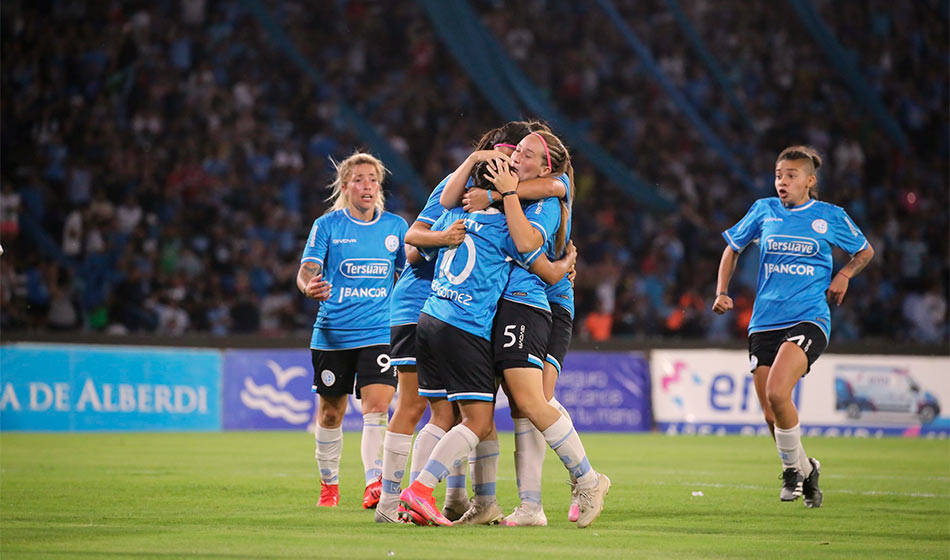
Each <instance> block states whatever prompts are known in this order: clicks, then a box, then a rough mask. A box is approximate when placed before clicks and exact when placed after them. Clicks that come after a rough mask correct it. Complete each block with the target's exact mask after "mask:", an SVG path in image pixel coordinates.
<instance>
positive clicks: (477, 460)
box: [456, 403, 505, 525]
mask: <svg viewBox="0 0 950 560" xmlns="http://www.w3.org/2000/svg"><path fill="white" fill-rule="evenodd" d="M491 416H492V419H494V416H495V415H494V403H492V413H491ZM498 455H499V445H498V432H497V431H496V430H495V423H494V420H493V421H492V422H491V429H490V431H489V433H488V435H486V436H485V437H484V438H483V439H481V440H480V441H479V442H478V444H477V445H476V446H475V449H474V451H473V452H472V454H471V455H470V456H469V459H468V463H469V466H470V467H471V476H472V490H473V491H474V493H475V498H474V499H473V500H471V501H470V503H469V507H468V508H467V509H466V510H465V513H463V514H462V516H461V517H459V519H458V521H457V523H456V524H457V525H494V524H495V523H499V522H500V521H501V520H502V518H503V517H504V515H505V514H504V512H503V511H502V510H501V506H499V505H498V498H497V497H496V495H495V483H496V481H497V479H498Z"/></svg>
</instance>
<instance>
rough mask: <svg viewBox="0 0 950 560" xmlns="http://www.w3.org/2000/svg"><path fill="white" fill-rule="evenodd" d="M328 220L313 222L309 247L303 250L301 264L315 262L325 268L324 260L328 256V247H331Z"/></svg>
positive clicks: (308, 242)
mask: <svg viewBox="0 0 950 560" xmlns="http://www.w3.org/2000/svg"><path fill="white" fill-rule="evenodd" d="M327 225H328V223H327V220H324V219H323V218H317V219H316V220H314V221H313V226H312V227H311V228H310V235H309V236H308V237H307V245H306V246H305V247H304V249H303V255H302V256H301V257H300V262H301V264H302V263H305V262H315V263H317V264H319V265H320V267H321V268H322V267H323V259H324V258H326V256H327V247H329V243H328V240H329V239H330V232H329V231H327V230H328V229H329V228H328V227H327Z"/></svg>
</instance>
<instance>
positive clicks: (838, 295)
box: [825, 272, 851, 305]
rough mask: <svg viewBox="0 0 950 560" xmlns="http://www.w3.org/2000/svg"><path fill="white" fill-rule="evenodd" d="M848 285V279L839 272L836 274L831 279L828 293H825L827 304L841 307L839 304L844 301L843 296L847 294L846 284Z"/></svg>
mask: <svg viewBox="0 0 950 560" xmlns="http://www.w3.org/2000/svg"><path fill="white" fill-rule="evenodd" d="M850 283H851V281H850V279H849V278H848V277H847V276H845V275H844V274H841V273H840V272H839V273H838V274H836V275H835V277H834V278H832V279H831V285H830V286H828V291H827V292H825V296H826V297H827V298H828V303H829V304H831V303H834V304H835V305H841V302H842V301H843V300H844V294H845V293H847V292H848V284H850Z"/></svg>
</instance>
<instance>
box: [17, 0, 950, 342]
mask: <svg viewBox="0 0 950 560" xmlns="http://www.w3.org/2000/svg"><path fill="white" fill-rule="evenodd" d="M472 4H473V6H474V7H475V8H476V10H478V12H479V13H480V14H481V17H482V21H483V22H484V23H485V25H486V26H487V27H488V29H490V30H491V32H492V33H493V34H494V36H495V37H496V38H497V39H498V40H499V41H500V42H501V43H502V44H503V45H504V47H505V49H506V51H507V53H508V54H509V56H511V57H512V59H514V60H515V61H516V62H517V64H518V65H519V66H520V68H521V69H522V70H523V71H524V72H525V73H526V75H527V76H529V77H530V78H531V80H532V81H533V82H534V83H535V84H536V85H537V86H538V88H539V89H540V90H541V91H542V92H543V93H544V94H545V95H546V96H548V97H549V98H550V99H551V100H553V101H554V102H555V103H556V104H557V106H558V107H559V108H560V109H561V110H563V111H565V112H566V113H567V114H568V115H569V116H570V117H571V118H573V119H575V120H576V121H577V122H578V123H579V124H580V125H581V126H582V127H583V128H584V129H585V130H586V131H587V134H588V136H589V138H590V139H592V140H593V141H595V142H596V143H598V144H600V145H601V146H603V147H604V148H605V149H607V150H608V151H609V152H610V153H611V154H612V155H613V156H614V157H616V158H618V159H620V160H622V161H623V162H624V163H626V164H627V165H628V166H629V167H630V168H631V169H634V170H636V172H637V173H638V174H639V175H640V176H641V177H643V178H645V179H646V180H647V181H648V182H649V183H651V184H654V185H656V186H657V188H658V189H661V190H662V191H664V192H666V193H669V194H670V195H672V196H674V197H675V199H676V202H677V208H676V211H675V212H673V213H670V214H662V213H654V212H651V211H648V210H647V209H646V208H645V207H643V206H642V205H640V204H639V203H637V202H636V201H635V200H633V199H632V198H630V197H629V196H627V195H626V194H624V192H623V190H622V189H621V188H620V187H619V186H618V185H617V184H615V183H614V182H613V181H612V180H611V178H609V177H605V176H603V175H601V174H600V173H599V172H598V171H597V170H596V169H595V167H594V166H593V165H590V164H589V162H587V161H585V160H584V159H583V158H580V157H576V161H575V170H576V187H577V198H576V202H575V210H574V227H573V232H574V233H573V238H574V242H575V244H576V245H577V246H578V248H579V253H580V259H579V265H578V277H577V322H578V326H579V327H583V328H582V329H579V331H578V332H582V333H584V335H586V336H589V337H592V338H594V339H602V338H609V337H611V336H614V337H633V338H650V337H655V336H659V335H665V336H677V337H684V338H703V337H705V338H711V339H723V340H725V339H740V338H743V337H744V332H745V326H746V325H747V323H748V321H749V318H750V316H751V309H752V299H753V293H754V287H755V271H756V259H754V258H746V259H743V261H742V265H741V268H740V270H739V271H738V272H737V276H736V278H735V281H734V283H733V287H732V292H733V294H732V295H733V296H734V299H735V302H736V313H734V314H732V315H723V316H718V315H716V314H714V313H712V312H711V311H710V305H711V302H712V299H713V295H714V294H713V290H714V285H715V277H716V267H717V265H718V261H719V255H720V254H721V252H722V249H723V247H724V242H723V240H722V238H721V237H720V235H719V232H721V231H723V230H724V229H726V228H727V227H729V226H731V225H732V224H733V223H735V222H736V221H737V220H738V219H739V218H741V217H742V215H743V213H744V211H745V209H747V208H748V206H749V204H750V202H751V201H752V200H753V199H755V198H760V197H763V196H772V195H774V191H773V190H772V172H773V167H774V160H775V156H776V155H777V151H778V150H779V149H780V148H781V147H784V146H785V145H788V144H791V143H797V142H805V143H808V144H811V145H813V146H815V147H816V148H817V149H818V150H819V151H820V152H821V153H822V155H823V156H824V158H825V161H826V165H825V166H823V167H822V170H821V179H820V181H821V182H820V184H819V186H820V193H821V198H822V199H823V200H827V201H829V202H832V203H836V204H839V205H841V206H844V207H845V208H846V210H847V211H848V212H849V214H850V215H851V216H852V217H853V218H854V220H855V222H856V223H857V224H858V225H859V226H860V227H861V228H862V229H863V230H864V233H865V234H866V235H867V237H868V239H869V241H870V242H871V244H872V245H873V246H874V247H875V249H876V251H877V254H878V255H879V256H878V258H877V259H875V260H874V262H872V264H871V265H870V267H869V268H868V270H867V272H866V273H865V274H862V275H861V276H859V277H857V278H855V280H854V283H853V284H852V288H851V291H850V292H849V294H848V297H847V298H846V299H845V302H844V304H842V306H841V307H840V308H837V309H835V310H834V318H833V321H834V323H835V338H836V339H837V340H853V339H858V338H884V337H886V338H889V339H900V340H911V341H918V342H944V341H946V340H947V336H948V320H947V317H948V315H947V294H948V291H950V257H948V254H950V247H948V238H950V236H948V232H950V223H948V211H947V208H948V204H950V200H948V188H947V185H948V176H950V175H948V173H950V170H948V162H950V158H948V155H950V138H948V122H950V115H948V107H950V103H948V101H950V99H948V80H947V66H946V56H947V52H948V51H947V44H948V37H947V29H948V28H947V25H946V22H947V18H948V15H947V13H946V5H945V4H942V3H940V2H935V1H934V2H931V1H928V2H915V3H894V2H884V1H883V0H873V1H871V2H867V3H861V4H856V3H835V2H827V1H825V2H816V4H817V6H818V7H819V9H820V11H821V14H822V16H823V17H824V20H825V22H826V23H827V24H828V25H829V26H830V28H831V30H832V31H833V33H834V34H835V36H836V37H837V39H838V41H839V42H840V43H841V44H842V45H843V47H844V48H845V49H846V50H847V51H848V52H849V53H853V54H854V55H855V59H854V60H856V61H857V62H858V64H859V70H860V73H861V75H863V76H865V77H866V78H867V79H868V80H869V82H870V84H871V85H872V86H873V88H874V90H875V93H876V94H877V95H879V96H880V97H881V98H882V99H883V101H884V104H885V106H886V108H887V111H888V112H889V113H890V115H892V116H893V117H894V118H895V119H896V121H897V122H898V124H899V126H900V127H901V129H902V130H903V131H904V133H905V134H906V136H907V137H908V138H909V141H910V145H909V146H908V147H907V148H906V149H900V148H898V147H897V145H896V144H895V142H894V141H893V139H892V138H891V137H890V136H888V135H887V134H886V133H885V132H884V131H883V130H882V129H881V128H880V127H879V126H877V125H876V124H875V122H874V121H873V119H872V117H871V115H870V114H868V113H867V112H865V111H863V110H862V109H861V107H860V106H859V104H858V103H856V102H855V101H854V97H853V95H852V93H851V92H850V91H849V90H848V88H847V85H846V83H845V82H844V81H843V80H842V79H841V78H840V77H839V76H838V75H837V73H836V72H835V71H834V68H833V67H832V66H831V63H830V62H828V59H827V57H826V56H825V54H824V53H823V51H822V50H821V49H820V48H819V47H818V45H817V43H816V42H815V41H814V40H813V39H812V38H811V36H810V35H809V33H808V31H807V30H806V29H805V28H804V26H803V24H802V23H801V21H800V20H799V19H798V18H797V16H796V15H795V13H794V12H793V11H792V9H791V8H790V7H789V6H788V5H787V4H781V5H774V6H772V5H770V6H765V5H761V6H750V5H748V4H747V3H743V2H715V3H714V2H709V1H697V2H688V3H683V6H684V9H685V10H686V15H687V16H688V17H689V19H690V21H691V22H692V23H693V25H695V26H696V30H697V32H698V34H699V35H700V36H701V37H702V38H703V40H704V41H705V43H706V46H707V47H708V49H709V52H710V53H711V54H712V55H713V56H715V57H717V58H718V59H719V61H720V62H723V63H724V62H726V61H728V65H727V66H726V69H727V72H726V75H727V77H728V79H729V81H730V82H731V85H732V87H733V89H734V91H735V93H736V94H737V96H738V98H739V99H741V100H742V103H743V106H744V108H745V110H746V111H747V114H748V115H749V117H750V118H749V119H743V118H742V117H741V115H739V114H738V113H737V111H736V110H735V109H734V107H732V106H731V105H730V103H729V100H728V99H727V96H726V95H724V94H723V91H722V90H721V88H720V87H719V86H718V85H717V83H716V82H715V81H714V80H713V78H712V77H711V76H710V73H709V72H708V71H707V69H706V67H705V66H704V65H703V62H702V60H701V58H700V57H699V56H698V55H697V53H696V52H694V51H692V50H691V47H690V43H689V41H688V38H687V37H686V36H685V35H684V34H683V31H682V30H681V28H680V27H679V26H678V24H677V22H676V20H675V18H674V17H673V14H672V13H671V12H670V8H669V6H670V4H669V3H667V2H664V1H662V0H651V1H647V2H641V1H636V2H634V1H618V2H616V5H617V7H618V8H619V10H620V11H621V13H622V14H623V15H624V21H625V22H626V23H627V24H628V25H630V26H631V28H632V29H633V30H634V31H635V33H636V34H637V35H638V36H639V37H640V38H641V39H642V40H643V41H644V42H645V43H646V44H647V45H648V46H649V48H650V50H651V51H652V53H653V56H654V57H655V58H656V59H657V61H658V63H659V65H660V67H661V68H662V69H663V71H664V72H665V73H666V74H667V75H668V76H669V77H670V78H671V79H672V80H673V82H674V83H675V85H676V86H677V87H678V88H679V89H680V90H681V91H682V92H683V93H684V94H685V96H686V97H687V99H689V101H690V102H691V103H692V104H694V105H695V106H696V108H697V109H698V111H699V113H700V115H701V116H702V117H703V118H704V119H705V120H706V121H707V122H708V123H709V124H710V126H711V128H712V129H713V130H714V132H715V133H716V134H717V135H719V137H720V138H722V139H723V141H724V142H725V144H726V145H727V146H728V147H729V149H730V150H731V151H732V153H734V154H736V155H737V156H738V159H739V161H740V163H741V165H742V166H744V168H745V171H746V173H748V174H749V176H750V177H751V178H752V180H753V181H754V184H755V185H756V188H754V189H753V188H749V187H747V186H745V185H744V184H743V183H742V181H741V180H740V178H739V177H736V176H734V175H731V174H730V172H729V168H728V167H727V165H725V163H724V162H723V161H722V160H721V158H719V157H718V156H717V155H716V153H715V152H714V151H713V150H711V149H710V148H709V147H708V146H707V145H706V144H705V143H704V142H703V139H702V137H701V136H700V135H699V134H698V133H697V131H696V130H695V127H694V126H693V125H692V124H691V123H690V121H689V120H687V119H686V118H685V117H684V116H683V114H682V112H681V111H680V110H678V109H677V107H676V105H675V104H674V103H672V102H670V99H669V96H668V95H667V94H666V93H665V92H664V91H663V90H662V89H661V88H660V87H659V85H658V84H657V83H656V81H655V80H654V79H653V78H652V77H651V76H650V74H649V73H648V72H646V71H645V70H644V66H643V64H642V62H641V61H640V60H639V59H638V58H637V57H636V56H635V54H634V52H633V51H632V49H631V47H630V46H629V45H628V44H627V43H626V41H625V39H624V38H623V36H622V35H621V34H620V33H619V32H617V30H616V28H615V26H614V25H613V23H611V21H610V20H609V19H608V16H606V15H605V13H604V12H602V11H601V10H600V9H598V8H597V7H596V6H595V4H593V3H576V2H560V1H551V2H542V1H529V2H521V3H501V2H497V1H490V0H477V1H473V2H472ZM265 5H266V6H267V8H268V9H269V10H270V12H271V13H272V14H273V15H274V16H275V19H276V21H278V22H279V24H280V25H281V26H282V27H283V29H284V30H285V31H286V32H287V34H288V36H289V38H290V40H291V42H292V43H293V45H294V46H295V47H296V48H298V49H299V50H300V52H301V53H302V54H303V57H304V58H305V59H306V60H307V61H309V62H310V63H311V64H312V65H313V66H314V67H316V68H317V69H318V70H319V72H320V74H321V75H322V76H321V77H322V80H321V81H316V80H314V79H311V78H312V77H311V76H308V75H307V74H305V73H304V72H303V71H301V70H300V69H299V68H298V67H297V66H296V65H294V64H293V63H292V62H291V60H290V58H289V57H288V55H287V54H286V53H285V52H284V51H283V50H281V48H280V44H279V42H277V41H275V40H274V39H273V38H272V36H271V35H270V34H269V31H268V29H267V28H266V27H265V26H264V25H262V24H261V23H260V21H259V20H258V19H257V18H256V17H255V16H254V15H253V14H251V13H249V12H247V11H245V9H244V8H243V6H244V4H243V3H241V2H237V1H213V0H181V1H176V2H173V1H164V2H135V1H113V2H109V3H87V2H81V1H72V0H50V1H47V2H30V3H26V2H12V3H5V4H4V6H3V9H2V38H0V41H2V45H0V46H2V69H0V80H2V81H0V86H2V97H3V103H2V120H3V127H2V129H0V136H2V151H0V157H2V161H0V171H2V177H0V180H2V198H0V209H2V223H0V242H2V244H3V247H4V249H5V253H4V255H3V257H2V258H0V275H2V278H0V289H2V305H0V318H2V324H0V326H2V328H3V329H9V330H19V329H22V330H40V329H59V330H86V331H102V332H108V333H117V334H118V333H129V332H155V333H158V334H172V335H176V334H184V333H188V332H211V333H215V334H229V333H258V334H261V335H264V336H276V335H281V334H285V333H289V332H295V331H299V332H309V330H310V328H311V325H312V323H313V317H314V314H315V309H314V307H313V305H312V304H310V303H308V302H307V301H305V300H304V298H303V297H302V296H300V295H299V294H298V292H297V290H295V289H294V276H295V274H296V272H297V267H298V264H299V258H300V255H299V247H300V246H301V240H302V239H303V238H304V237H305V236H306V235H307V232H308V231H309V227H310V224H311V222H312V220H313V218H315V217H317V216H319V215H321V214H322V213H323V212H324V210H325V208H326V201H325V199H326V197H327V196H328V194H329V192H328V191H327V190H326V189H325V188H324V187H325V185H327V184H328V183H329V182H330V181H331V179H332V167H331V166H330V165H329V158H330V157H333V158H335V159H337V160H340V159H342V158H344V157H345V156H346V155H348V154H349V153H351V152H352V151H353V150H354V148H356V147H361V146H363V147H365V146H366V145H365V143H363V142H362V141H361V139H360V138H359V137H358V136H356V135H355V133H354V132H353V131H352V130H349V129H348V128H347V126H346V125H345V122H344V121H343V118H342V117H341V113H340V109H339V103H340V102H346V103H349V104H350V105H352V106H353V107H354V108H356V109H357V110H358V111H359V112H360V113H361V114H362V115H363V117H364V118H365V119H366V120H367V121H369V122H371V123H373V125H374V126H375V127H376V128H377V130H378V131H379V132H380V133H382V134H383V135H384V136H385V137H387V138H388V139H389V141H390V142H391V143H392V145H393V146H394V147H395V148H396V149H397V150H398V151H399V152H400V154H401V155H402V156H403V157H405V158H406V159H407V160H408V161H409V162H410V163H411V164H412V165H413V166H414V167H415V169H416V170H417V171H418V172H419V173H420V175H421V176H422V177H423V178H424V180H425V182H426V183H427V184H428V185H430V186H434V185H435V184H436V183H437V182H438V181H439V180H441V179H442V178H443V177H444V176H445V174H446V173H448V172H449V171H451V170H452V169H454V168H455V167H456V166H457V165H458V163H459V162H460V161H462V159H464V157H465V156H466V155H467V153H468V152H469V150H470V149H471V146H472V143H473V142H474V140H475V139H477V138H478V137H479V135H480V134H481V133H482V132H483V131H484V130H485V129H487V128H490V127H492V126H496V125H497V124H499V122H500V121H501V119H500V118H499V117H498V116H497V115H496V114H495V113H494V112H493V111H492V110H491V108H490V106H489V105H488V104H487V103H486V101H485V100H484V99H482V98H481V97H480V94H479V93H478V90H477V88H475V87H474V84H473V81H472V78H471V77H470V76H468V75H466V74H465V72H464V70H463V69H462V67H461V66H460V65H459V64H457V63H456V61H455V60H454V59H452V57H451V55H450V54H449V52H448V51H447V50H446V49H445V48H443V47H442V46H441V45H440V44H439V38H438V35H437V34H436V32H435V30H434V29H433V28H432V24H431V22H430V21H429V20H428V19H427V17H426V14H425V11H424V10H423V9H422V8H420V7H419V5H418V4H416V3H408V2H400V3H392V4H390V3H380V2H370V1H355V0H354V1H344V2H335V3H329V2H319V3H303V2H295V1H289V0H287V1H281V2H277V1H274V2H266V3H265ZM777 21H781V22H783V23H782V25H781V26H777V25H776V24H775V22H777ZM528 116H533V115H528ZM386 186H387V191H388V194H387V206H388V208H389V209H391V210H393V211H395V212H397V213H399V214H401V215H403V217H405V218H406V219H407V221H409V222H411V221H412V220H413V219H414V217H415V215H416V213H417V212H418V210H419V205H418V202H419V201H416V200H414V199H413V198H412V197H411V196H410V192H409V190H408V189H407V188H406V186H405V185H400V184H397V183H395V182H392V181H390V182H389V183H388V184H387V185H386ZM750 257H751V256H750Z"/></svg>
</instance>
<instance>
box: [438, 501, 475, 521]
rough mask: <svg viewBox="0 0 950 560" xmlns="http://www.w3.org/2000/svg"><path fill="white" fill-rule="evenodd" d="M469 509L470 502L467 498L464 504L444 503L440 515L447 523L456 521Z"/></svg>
mask: <svg viewBox="0 0 950 560" xmlns="http://www.w3.org/2000/svg"><path fill="white" fill-rule="evenodd" d="M470 507H472V501H471V500H469V499H468V498H466V499H465V501H464V502H446V503H445V505H443V506H442V515H444V516H445V517H446V519H448V520H449V521H458V520H459V519H461V518H462V516H463V515H465V512H466V511H468V508H470Z"/></svg>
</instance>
